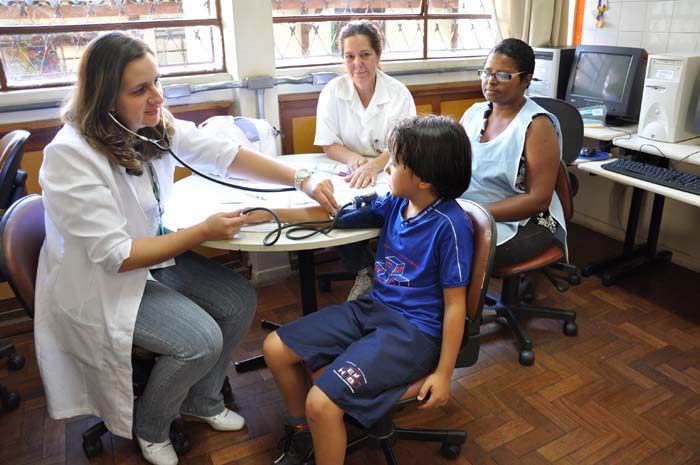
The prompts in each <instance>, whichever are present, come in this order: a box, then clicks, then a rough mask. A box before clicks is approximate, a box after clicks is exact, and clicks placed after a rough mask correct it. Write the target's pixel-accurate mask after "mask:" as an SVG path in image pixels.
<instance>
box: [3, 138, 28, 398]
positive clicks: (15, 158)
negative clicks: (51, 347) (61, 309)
mask: <svg viewBox="0 0 700 465" xmlns="http://www.w3.org/2000/svg"><path fill="white" fill-rule="evenodd" d="M28 138H29V132H28V131H23V130H16V131H11V132H8V133H7V134H5V136H4V137H3V138H2V139H0V210H3V211H4V210H7V208H8V207H9V206H10V205H12V204H13V203H14V202H15V201H16V200H17V199H19V198H20V197H22V196H23V195H24V193H25V182H26V179H27V173H26V171H24V170H22V169H20V167H19V165H20V163H21V161H22V156H23V155H24V146H25V144H26V142H27V139H28ZM5 281H6V279H5V276H4V275H3V274H2V272H0V282H5ZM3 358H7V367H8V368H9V369H10V370H19V369H21V368H22V367H23V366H24V357H23V356H22V355H20V354H18V353H17V352H16V351H15V346H14V345H12V344H0V359H3ZM19 401H20V397H19V395H18V394H17V393H16V392H12V391H10V390H9V389H8V388H7V387H6V386H3V385H2V384H0V406H1V407H2V410H5V411H10V410H14V409H15V408H17V407H18V406H19Z"/></svg>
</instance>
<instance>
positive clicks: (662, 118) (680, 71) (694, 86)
mask: <svg viewBox="0 0 700 465" xmlns="http://www.w3.org/2000/svg"><path fill="white" fill-rule="evenodd" d="M698 70H700V55H698V54H697V52H695V53H669V54H659V55H649V64H648V65H647V72H646V79H645V81H644V94H643V97H642V108H641V111H640V115H639V128H638V130H637V133H638V134H639V135H640V136H642V137H645V138H647V139H652V140H656V141H659V142H680V141H683V140H687V139H692V138H693V137H697V136H698V134H697V133H698V132H700V131H698V129H700V128H694V126H696V125H695V124H694V123H695V119H696V116H697V115H696V113H697V110H696V109H697V107H698V104H699V103H700V102H698V94H699V93H700V81H698Z"/></svg>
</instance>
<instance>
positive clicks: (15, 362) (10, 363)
mask: <svg viewBox="0 0 700 465" xmlns="http://www.w3.org/2000/svg"><path fill="white" fill-rule="evenodd" d="M23 366H24V357H23V356H21V355H20V354H12V355H10V358H8V359H7V368H8V369H10V370H13V371H14V370H19V369H21V368H22V367H23Z"/></svg>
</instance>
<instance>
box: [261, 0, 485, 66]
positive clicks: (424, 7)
mask: <svg viewBox="0 0 700 465" xmlns="http://www.w3.org/2000/svg"><path fill="white" fill-rule="evenodd" d="M420 3H421V7H420V11H418V12H417V13H406V14H385V13H377V14H370V15H362V14H358V13H345V14H337V15H285V16H275V14H274V11H275V10H274V8H273V10H272V12H273V14H272V24H273V27H274V26H275V25H276V24H290V23H295V24H296V23H308V22H314V23H321V22H324V23H325V22H331V21H351V20H354V19H366V20H368V21H372V22H375V21H387V20H388V21H398V20H410V21H422V22H423V52H422V56H421V57H416V58H410V59H404V58H397V59H394V60H392V59H389V60H382V61H415V60H425V61H428V60H430V61H432V60H445V59H454V58H456V59H466V58H471V56H469V55H459V56H454V57H429V56H428V22H429V21H431V20H440V19H489V20H490V19H493V15H491V14H488V13H439V14H431V13H430V12H429V5H428V3H429V0H420ZM312 19H313V20H312ZM333 64H337V61H328V62H315V63H308V64H303V63H302V64H299V63H296V64H289V65H282V66H277V65H275V68H276V69H278V70H283V69H303V68H307V67H313V66H328V65H333Z"/></svg>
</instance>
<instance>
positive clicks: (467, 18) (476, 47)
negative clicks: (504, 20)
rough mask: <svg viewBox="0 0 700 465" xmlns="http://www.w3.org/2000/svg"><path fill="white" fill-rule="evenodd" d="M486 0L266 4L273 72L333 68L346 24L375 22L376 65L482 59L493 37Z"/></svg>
mask: <svg viewBox="0 0 700 465" xmlns="http://www.w3.org/2000/svg"><path fill="white" fill-rule="evenodd" d="M492 9H493V6H492V1H491V0H272V16H273V18H272V20H273V23H274V35H275V59H276V63H277V67H278V68H283V67H290V66H303V65H315V64H327V63H337V62H338V55H339V54H340V51H339V50H337V46H336V40H337V37H338V33H339V32H340V30H341V29H342V28H343V26H344V25H345V24H346V23H347V22H348V21H350V20H352V19H359V18H362V19H368V20H370V21H373V22H375V23H376V24H377V25H378V26H379V29H380V30H381V31H382V34H383V35H384V44H383V48H384V51H383V54H382V60H383V61H387V60H406V59H430V58H447V57H465V56H475V55H483V54H485V53H486V52H488V50H489V49H491V47H493V45H494V44H495V43H496V38H497V36H498V33H497V27H496V25H495V22H494V15H493V11H492Z"/></svg>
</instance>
